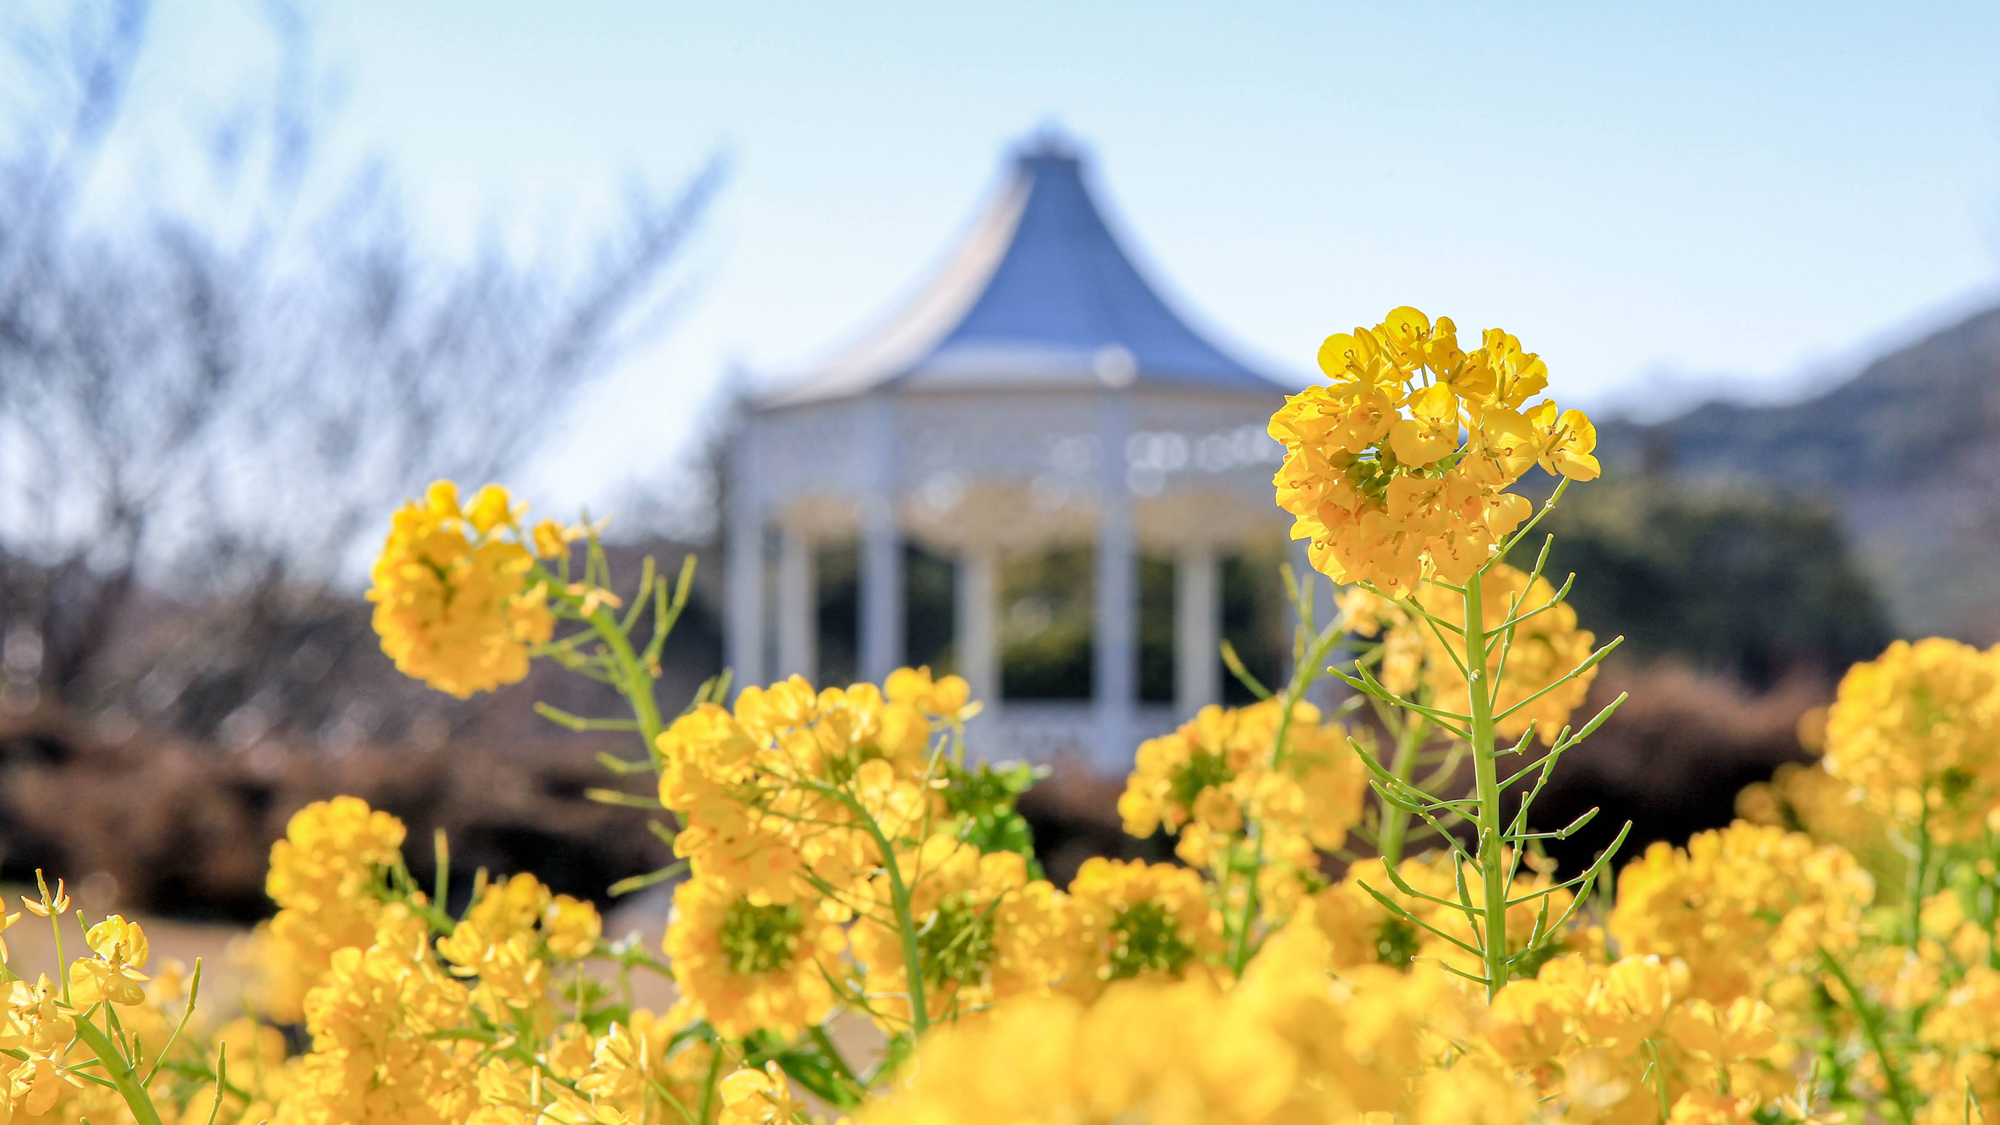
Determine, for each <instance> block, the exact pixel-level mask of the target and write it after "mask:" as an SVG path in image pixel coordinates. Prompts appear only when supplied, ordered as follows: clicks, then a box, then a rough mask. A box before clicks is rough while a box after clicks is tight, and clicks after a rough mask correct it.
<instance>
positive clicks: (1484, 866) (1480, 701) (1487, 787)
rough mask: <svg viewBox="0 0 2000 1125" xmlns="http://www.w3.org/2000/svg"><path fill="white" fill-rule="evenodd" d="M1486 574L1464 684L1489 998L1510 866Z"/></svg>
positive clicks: (1472, 614)
mask: <svg viewBox="0 0 2000 1125" xmlns="http://www.w3.org/2000/svg"><path fill="white" fill-rule="evenodd" d="M1484 577H1485V575H1484V573H1483V572H1482V573H1480V574H1475V575H1473V576H1472V581H1470V582H1467V583H1466V584H1465V672H1466V675H1465V685H1466V696H1467V700H1466V702H1467V714H1468V715H1469V716H1470V717H1471V723H1470V727H1469V729H1468V731H1467V733H1468V734H1470V735H1471V736H1472V737H1471V738H1470V739H1468V740H1467V741H1468V742H1470V743H1471V745H1472V777H1473V784H1474V789H1475V795H1476V799H1477V801H1478V814H1479V815H1478V817H1477V818H1476V820H1475V824H1476V825H1477V827H1478V829H1479V850H1478V857H1479V878H1480V883H1481V889H1482V891H1483V895H1482V898H1483V906H1482V909H1481V912H1480V913H1481V915H1482V917H1483V922H1484V929H1483V931H1482V933H1481V935H1480V937H1481V946H1482V948H1483V949H1484V951H1485V961H1486V998H1487V999H1488V1000H1491V999H1492V998H1493V997H1494V996H1495V995H1497V994H1498V993H1499V991H1500V989H1501V987H1502V986H1504V985H1505V984H1506V983H1507V869H1506V868H1507V865H1506V864H1505V863H1504V862H1503V860H1502V857H1501V849H1500V774H1499V765H1498V763H1497V762H1496V761H1495V760H1494V741H1495V739H1494V724H1493V689H1492V686H1491V685H1490V684H1489V683H1488V682H1487V675H1486V664H1487V651H1486V617H1485V613H1486V607H1485V605H1484V604H1483V603H1482V601H1481V598H1482V595H1483V593H1484V591H1483V589H1482V585H1483V583H1482V581H1481V580H1482V579H1483V578H1484Z"/></svg>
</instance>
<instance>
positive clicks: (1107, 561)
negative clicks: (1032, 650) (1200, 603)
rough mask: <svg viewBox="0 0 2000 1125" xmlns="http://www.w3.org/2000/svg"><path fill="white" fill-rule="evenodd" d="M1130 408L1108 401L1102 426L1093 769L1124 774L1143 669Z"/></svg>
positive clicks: (1118, 397) (1116, 398) (1117, 399)
mask: <svg viewBox="0 0 2000 1125" xmlns="http://www.w3.org/2000/svg"><path fill="white" fill-rule="evenodd" d="M1130 413H1131V404H1130V403H1129V402H1128V401H1127V399H1126V396H1125V395H1123V394H1120V393H1116V392H1113V393H1112V394H1109V395H1107V396H1106V398H1105V400H1104V412H1103V416H1102V419H1101V424H1100V427H1099V441H1098V446H1099V451H1100V456H1101V461H1102V463H1101V465H1100V466H1099V468H1100V470H1101V475H1100V478H1099V479H1100V486H1099V490H1098V504H1097V568H1096V570H1097V572H1096V575H1095V578H1096V584H1095V585H1096V589H1095V601H1096V604H1095V605H1094V606H1093V607H1092V608H1093V611H1094V612H1093V622H1092V624H1093V625H1094V626H1095V628H1093V630H1092V638H1091V639H1092V653H1091V658H1092V659H1091V670H1092V673H1093V678H1094V679H1095V680H1096V685H1095V690H1094V691H1093V692H1092V695H1093V697H1094V700H1093V702H1094V703H1095V711H1096V715H1095V718H1096V723H1095V725H1096V727H1097V732H1096V733H1097V745H1096V747H1095V748H1094V753H1093V764H1094V765H1095V766H1096V767H1097V768H1098V769H1099V770H1100V771H1102V772H1108V773H1113V774H1122V773H1124V772H1126V769H1127V767H1128V766H1129V765H1130V764H1131V761H1132V752H1133V750H1134V749H1136V747H1135V746H1134V745H1133V742H1132V729H1133V720H1134V718H1135V715H1134V710H1135V702H1136V697H1137V696H1138V691H1137V688H1138V683H1137V680H1138V664H1139V583H1138V581H1137V579H1138V575H1137V570H1138V562H1139V549H1138V531H1137V528H1136V526H1135V521H1134V519H1133V512H1132V489H1131V486H1130V485H1129V484H1128V483H1127V482H1126V479H1125V477H1126V453H1125V441H1126V438H1127V436H1128V434H1129V432H1130V430H1131V419H1130Z"/></svg>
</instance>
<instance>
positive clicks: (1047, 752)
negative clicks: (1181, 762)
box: [965, 699, 1177, 776]
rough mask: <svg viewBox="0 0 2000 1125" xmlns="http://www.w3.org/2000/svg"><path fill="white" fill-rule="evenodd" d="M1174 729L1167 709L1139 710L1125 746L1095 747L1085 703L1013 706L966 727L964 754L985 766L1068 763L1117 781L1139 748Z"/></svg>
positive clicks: (1020, 703) (1092, 723)
mask: <svg viewBox="0 0 2000 1125" xmlns="http://www.w3.org/2000/svg"><path fill="white" fill-rule="evenodd" d="M1176 725H1177V724H1176V722H1175V718H1174V709H1173V708H1172V707H1171V706H1168V705H1166V704H1141V705H1140V706H1139V707H1138V708H1137V709H1136V710H1135V711H1134V713H1133V719H1132V727H1131V730H1130V732H1129V733H1128V735H1127V737H1126V738H1125V739H1124V740H1123V741H1124V743H1125V745H1122V746H1100V745H1097V742H1098V727H1097V716H1096V713H1095V712H1094V711H1093V710H1092V709H1091V704H1090V701H1089V700H1083V699H1079V700H1075V701H1070V700H1062V701H1038V702H1030V701H1016V702H1009V703H1007V704H1006V705H1005V706H1002V707H1000V708H997V709H995V710H992V711H988V712H986V713H985V714H982V715H979V716H978V717H976V718H974V719H973V720H972V721H971V722H970V723H968V724H966V729H965V745H966V754H967V755H968V756H969V757H972V758H974V759H980V760H984V761H989V762H999V761H1025V762H1034V763H1036V764H1037V765H1048V764H1052V763H1054V762H1055V761H1056V760H1057V759H1058V758H1073V759H1077V760H1080V761H1082V762H1083V763H1084V764H1086V765H1088V766H1089V767H1090V768H1091V769H1092V770H1093V771H1095V772H1097V773H1101V774H1105V775H1108V776H1123V775H1124V774H1125V773H1126V771H1128V770H1130V769H1131V768H1132V752H1133V750H1135V749H1136V748H1137V747H1138V745H1139V743H1140V742H1142V741H1144V740H1145V739H1148V738H1153V737H1156V736H1158V735H1162V734H1165V733H1167V732H1168V731H1170V730H1173V729H1174V727H1175V726H1176Z"/></svg>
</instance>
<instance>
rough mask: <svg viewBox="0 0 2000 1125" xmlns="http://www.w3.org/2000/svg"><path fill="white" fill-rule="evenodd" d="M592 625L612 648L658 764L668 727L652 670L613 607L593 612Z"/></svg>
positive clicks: (623, 690) (641, 733)
mask: <svg viewBox="0 0 2000 1125" xmlns="http://www.w3.org/2000/svg"><path fill="white" fill-rule="evenodd" d="M590 627H591V628H592V629H595V630H596V631H597V635H598V636H599V637H602V638H603V639H604V646H605V647H606V648H608V649H610V650H611V660H612V663H614V664H615V665H617V668H618V687H619V690H620V692H621V693H622V694H623V695H624V696H625V699H626V701H627V702H629V703H631V704H632V717H633V718H634V719H636V720H638V723H639V738H640V740H641V741H642V742H644V743H645V744H646V756H647V757H649V758H651V759H652V760H653V765H654V766H655V767H656V768H657V767H658V766H659V765H660V764H661V762H660V747H659V741H660V732H661V731H662V730H664V729H665V727H663V726H662V725H661V723H660V705H659V704H658V703H657V702H656V701H655V700H654V699H653V674H652V672H651V671H649V670H648V669H647V668H646V666H645V665H644V664H642V663H640V661H639V654H638V653H636V652H633V651H632V642H631V641H629V640H627V639H626V637H625V633H624V631H623V630H621V629H619V628H618V621H617V619H616V618H614V617H613V616H612V615H611V611H610V610H607V609H603V608H601V607H600V608H599V609H598V610H597V612H595V613H593V614H591V615H590Z"/></svg>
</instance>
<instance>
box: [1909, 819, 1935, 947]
mask: <svg viewBox="0 0 2000 1125" xmlns="http://www.w3.org/2000/svg"><path fill="white" fill-rule="evenodd" d="M1922 796H1923V797H1924V808H1923V811H1922V812H1921V813H1918V814H1917V849H1916V852H1915V853H1914V854H1912V855H1911V856H1910V889H1909V894H1908V896H1907V898H1908V902H1907V903H1906V906H1905V910H1906V913H1907V917H1906V918H1905V919H1904V929H1905V931H1906V932H1907V934H1908V937H1907V939H1906V941H1905V944H1907V945H1908V946H1909V947H1910V948H1911V949H1915V948H1916V947H1917V942H1918V940H1919V939H1921V938H1922V937H1923V936H1924V882H1925V880H1926V879H1927V878H1928V877H1929V874H1930V865H1931V806H1930V797H1929V794H1927V793H1926V794H1922Z"/></svg>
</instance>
